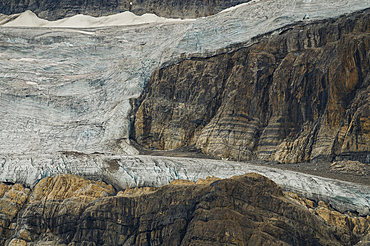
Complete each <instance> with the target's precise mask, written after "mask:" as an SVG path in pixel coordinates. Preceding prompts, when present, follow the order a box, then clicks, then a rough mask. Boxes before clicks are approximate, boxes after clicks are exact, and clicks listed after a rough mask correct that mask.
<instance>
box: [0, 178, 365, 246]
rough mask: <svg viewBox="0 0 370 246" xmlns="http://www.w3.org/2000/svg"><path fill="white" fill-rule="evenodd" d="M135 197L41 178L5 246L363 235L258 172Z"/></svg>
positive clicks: (286, 240) (343, 240) (304, 241)
mask: <svg viewBox="0 0 370 246" xmlns="http://www.w3.org/2000/svg"><path fill="white" fill-rule="evenodd" d="M133 190H136V191H140V190H141V193H140V192H132V189H128V190H126V191H124V192H122V191H120V192H118V194H117V195H115V194H114V190H113V189H112V187H111V186H110V185H107V184H105V183H102V182H92V181H89V180H86V179H83V178H81V177H77V176H74V175H60V176H57V177H55V178H51V177H49V178H45V179H42V180H41V181H40V182H39V183H38V184H37V186H36V187H35V188H34V189H33V190H32V192H31V193H30V196H29V199H28V200H27V203H26V204H24V207H23V209H22V210H21V211H20V212H19V214H18V216H17V217H18V219H17V220H14V222H13V224H15V225H16V226H15V229H14V230H12V231H11V233H10V235H9V234H8V235H5V236H4V235H1V234H0V240H2V242H4V241H5V245H7V246H15V245H69V246H76V245H225V244H231V245H235V244H236V245H354V244H355V243H357V242H358V241H359V240H360V239H361V238H362V236H363V235H362V234H361V233H356V232H353V231H351V229H349V228H347V227H345V226H344V227H343V226H341V224H338V225H336V224H333V223H331V224H330V223H326V222H325V220H324V219H322V218H323V217H321V216H318V215H316V214H314V213H312V212H311V211H310V210H309V209H308V208H307V207H305V206H303V205H301V204H299V203H297V202H296V200H294V199H292V198H290V197H289V196H286V195H285V194H284V193H283V191H282V189H281V188H280V187H279V186H277V185H276V184H275V183H274V182H272V181H271V180H269V179H267V178H266V177H263V176H261V175H258V174H256V173H249V174H246V175H242V176H234V177H233V178H231V179H223V180H216V181H214V182H209V183H206V184H194V183H191V182H189V181H188V182H184V181H181V182H180V181H179V182H176V183H175V184H173V183H171V184H170V185H166V186H163V187H160V188H159V189H157V190H155V189H153V188H152V189H150V188H147V189H145V188H143V189H133ZM122 193H123V194H122ZM321 203H322V202H321ZM329 213H330V211H329ZM336 213H337V214H338V216H342V215H341V214H340V213H338V212H336ZM321 215H322V213H321ZM361 219H362V220H365V223H366V219H365V218H362V217H361ZM363 232H367V230H366V229H365V230H364V231H363Z"/></svg>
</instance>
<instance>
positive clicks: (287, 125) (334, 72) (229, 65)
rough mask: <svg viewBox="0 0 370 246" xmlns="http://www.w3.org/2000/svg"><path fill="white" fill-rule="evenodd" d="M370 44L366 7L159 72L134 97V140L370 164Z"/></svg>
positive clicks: (242, 156) (236, 155)
mask: <svg viewBox="0 0 370 246" xmlns="http://www.w3.org/2000/svg"><path fill="white" fill-rule="evenodd" d="M369 40H370V11H369V10H366V11H363V12H360V13H357V14H353V15H351V16H342V17H340V18H338V19H330V20H327V21H316V22H314V23H310V24H307V23H301V24H298V25H295V26H291V28H290V29H288V30H286V31H284V32H282V33H280V34H279V35H273V36H271V37H268V36H265V37H260V40H259V42H258V43H257V44H255V45H252V46H251V47H248V48H242V49H240V50H238V51H235V52H233V53H228V54H223V55H218V56H214V57H210V58H207V59H190V60H185V61H183V62H180V63H179V64H176V65H173V66H169V67H167V68H164V69H161V70H159V71H157V72H156V73H155V74H154V75H153V76H152V78H151V80H150V82H149V83H148V87H147V89H146V93H144V95H143V96H142V97H141V98H140V99H139V100H138V101H136V102H135V103H133V105H134V106H135V105H136V108H137V111H136V114H135V117H136V119H135V123H134V133H133V134H132V137H133V138H134V139H135V140H136V141H137V142H138V143H139V144H141V145H143V146H144V147H147V148H156V149H173V148H177V147H181V146H189V145H194V144H195V145H196V146H197V147H198V148H200V149H202V151H203V152H204V153H207V154H210V155H213V156H217V157H223V158H232V159H234V160H248V159H254V158H257V157H258V158H261V159H265V160H276V161H279V162H281V163H296V162H307V161H314V160H326V161H332V160H333V159H335V158H336V159H339V160H341V159H352V160H358V161H361V162H363V163H370V141H369V139H370V138H369V132H370V119H369V116H370V105H369V95H370V94H369V91H370V87H369V85H370V84H369V83H370V73H369V72H370V43H369Z"/></svg>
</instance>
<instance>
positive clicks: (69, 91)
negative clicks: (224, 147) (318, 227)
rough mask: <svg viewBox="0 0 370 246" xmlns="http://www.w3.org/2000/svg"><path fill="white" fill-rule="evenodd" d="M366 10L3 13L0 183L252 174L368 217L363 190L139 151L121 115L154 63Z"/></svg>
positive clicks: (343, 6)
mask: <svg viewBox="0 0 370 246" xmlns="http://www.w3.org/2000/svg"><path fill="white" fill-rule="evenodd" d="M369 7H370V1H363V0H353V1H348V0H336V1H334V0H321V1H318V0H311V1H307V0H260V1H252V2H250V3H247V4H242V5H240V6H237V7H233V8H231V9H228V10H227V11H223V12H221V13H219V14H216V15H214V16H209V17H206V18H200V19H196V20H189V21H182V22H181V21H178V22H176V23H173V22H168V23H159V22H157V23H156V22H152V23H141V24H137V25H126V26H109V27H107V26H101V27H88V26H85V27H84V26H81V27H80V28H66V27H36V26H35V27H14V26H13V27H11V26H4V23H10V22H8V20H10V19H11V18H9V17H6V16H0V23H2V24H1V25H2V26H0V44H1V45H0V115H1V121H0V159H1V160H0V163H1V165H0V170H1V171H0V181H7V182H22V183H24V184H27V185H29V186H33V185H34V184H35V182H37V180H39V179H40V178H42V177H45V176H50V175H57V174H62V173H73V174H79V175H84V176H89V177H100V178H104V180H107V181H111V182H113V183H114V184H116V186H117V187H121V188H124V187H125V186H143V185H155V186H158V185H162V184H167V183H168V182H170V181H171V180H173V179H177V178H185V179H190V180H194V179H196V178H204V177H206V176H208V175H215V176H218V177H230V176H232V175H236V174H242V173H245V172H249V171H255V172H260V173H262V172H263V173H262V174H264V175H266V176H267V177H269V178H271V179H273V180H274V181H275V182H277V183H278V184H279V185H281V186H283V187H284V188H285V189H290V190H293V191H296V192H298V193H299V194H302V195H304V196H306V197H309V198H310V197H312V198H317V199H323V200H328V201H330V202H331V203H332V204H334V205H335V204H336V205H335V206H336V207H338V209H343V206H344V205H343V204H345V206H347V205H348V206H349V207H348V209H350V210H358V209H361V211H362V212H361V213H368V208H369V201H368V198H369V193H366V189H363V187H362V186H356V185H353V184H348V183H344V182H339V181H334V180H327V179H323V178H318V177H313V176H307V175H304V174H298V173H294V172H285V171H284V172H281V171H279V170H273V169H269V170H267V169H266V168H262V167H261V168H256V167H253V166H250V165H247V164H245V163H237V162H226V161H211V160H200V159H199V160H198V159H171V158H164V157H147V156H138V155H137V154H138V151H137V150H136V149H135V148H134V147H133V146H131V145H130V143H129V139H128V138H129V119H128V112H129V110H130V103H129V99H130V98H135V97H138V96H139V95H140V94H141V92H142V90H143V88H144V85H145V84H146V82H147V81H148V80H149V78H150V76H151V74H152V73H153V72H154V71H155V70H157V69H159V68H161V67H164V66H166V65H168V64H174V63H177V62H179V61H180V60H182V59H186V58H190V57H208V56H211V55H215V54H218V53H222V52H227V51H231V50H232V49H234V48H233V47H234V45H236V44H238V47H241V46H249V45H251V44H252V43H253V42H255V41H253V37H256V36H258V35H261V34H265V33H272V34H273V33H274V31H276V30H279V31H281V30H283V29H284V28H285V26H287V25H289V24H293V23H296V22H299V21H303V18H304V16H309V17H310V18H309V20H304V21H314V20H320V19H326V18H333V17H337V16H340V15H343V14H346V13H351V12H354V11H358V10H362V9H365V8H369ZM66 153H69V154H66ZM93 153H95V154H93ZM99 153H101V154H99ZM109 163H111V164H112V163H115V165H109ZM321 186H322V187H321ZM351 190H352V191H351ZM341 194H342V195H341ZM343 194H345V195H343ZM343 200H344V201H343ZM349 204H352V205H349ZM351 206H352V207H351Z"/></svg>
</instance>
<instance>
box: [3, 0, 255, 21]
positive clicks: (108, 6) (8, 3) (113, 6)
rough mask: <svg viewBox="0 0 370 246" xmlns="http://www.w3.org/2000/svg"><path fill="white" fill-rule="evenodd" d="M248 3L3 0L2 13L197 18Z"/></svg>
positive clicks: (49, 16)
mask: <svg viewBox="0 0 370 246" xmlns="http://www.w3.org/2000/svg"><path fill="white" fill-rule="evenodd" d="M244 2H249V0H221V1H218V0H209V1H201V0H181V1H174V0H162V1H156V0H147V1H143V0H110V1H96V0H93V1H87V0H83V1H77V0H69V1H55V0H34V1H23V0H5V1H1V2H0V13H3V14H6V15H10V14H16V13H21V12H24V11H26V10H31V11H32V12H34V13H36V14H37V15H38V16H39V17H40V18H43V19H47V20H57V19H61V18H64V17H69V16H73V15H76V14H85V15H91V16H103V15H110V14H116V13H121V12H124V11H131V12H133V13H135V14H137V15H142V14H145V13H154V14H156V15H158V16H162V17H172V18H197V17H201V16H208V15H213V14H216V13H218V12H220V11H221V10H223V9H226V8H229V7H232V6H235V5H238V4H241V3H244ZM130 3H132V4H130Z"/></svg>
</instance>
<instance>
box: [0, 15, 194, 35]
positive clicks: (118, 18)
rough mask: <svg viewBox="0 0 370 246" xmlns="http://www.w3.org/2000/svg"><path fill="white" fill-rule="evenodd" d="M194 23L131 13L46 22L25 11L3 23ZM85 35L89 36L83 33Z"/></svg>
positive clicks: (50, 25) (112, 24)
mask: <svg viewBox="0 0 370 246" xmlns="http://www.w3.org/2000/svg"><path fill="white" fill-rule="evenodd" d="M185 21H186V22H188V21H194V20H193V19H184V20H182V19H171V18H164V17H159V16H157V15H155V14H143V15H142V16H137V15H135V14H134V13H132V12H129V11H126V12H123V13H119V14H115V15H109V16H102V17H92V16H88V15H82V14H79V15H75V16H72V17H68V18H64V19H61V20H57V21H47V20H44V19H40V18H39V17H37V15H36V14H35V13H33V12H32V11H30V10H27V11H25V12H23V13H22V14H20V15H19V17H17V18H16V19H15V20H12V21H9V22H7V23H5V24H4V25H3V26H7V27H67V28H68V27H69V28H88V27H102V26H126V25H140V24H147V23H176V22H185ZM85 33H86V34H91V33H88V32H85Z"/></svg>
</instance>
